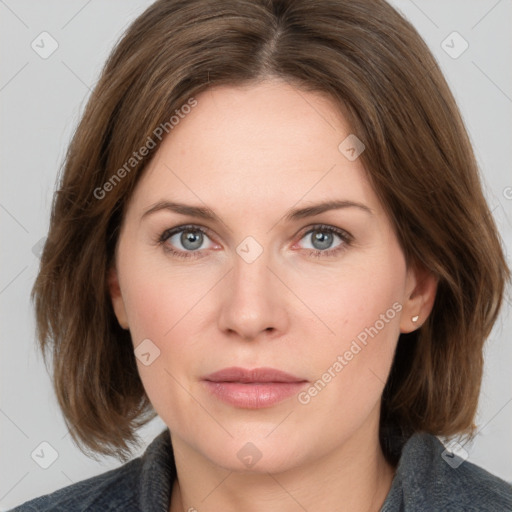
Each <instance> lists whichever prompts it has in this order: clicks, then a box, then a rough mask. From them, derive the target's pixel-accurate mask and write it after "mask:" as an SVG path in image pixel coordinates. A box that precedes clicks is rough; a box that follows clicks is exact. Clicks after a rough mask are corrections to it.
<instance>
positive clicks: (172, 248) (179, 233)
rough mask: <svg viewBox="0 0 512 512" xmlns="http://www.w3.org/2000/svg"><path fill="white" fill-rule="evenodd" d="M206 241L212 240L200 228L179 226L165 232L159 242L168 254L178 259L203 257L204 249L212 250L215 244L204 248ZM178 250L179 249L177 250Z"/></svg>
mask: <svg viewBox="0 0 512 512" xmlns="http://www.w3.org/2000/svg"><path fill="white" fill-rule="evenodd" d="M205 240H210V238H209V237H208V235H207V233H206V231H205V230H204V229H203V228H200V227H199V226H192V225H190V226H178V227H175V228H172V229H167V230H165V231H164V232H163V233H162V234H161V235H160V237H159V239H158V242H159V243H160V244H162V245H163V247H164V250H165V251H166V252H169V253H171V254H172V255H173V256H177V257H178V258H198V257H202V254H201V251H202V249H211V248H213V247H214V246H215V245H214V244H213V242H211V240H210V242H211V244H210V245H209V246H208V247H203V244H204V242H205ZM176 248H177V249H176Z"/></svg>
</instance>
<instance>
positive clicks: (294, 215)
mask: <svg viewBox="0 0 512 512" xmlns="http://www.w3.org/2000/svg"><path fill="white" fill-rule="evenodd" d="M344 208H358V209H360V210H362V211H364V212H366V213H368V214H370V215H372V214H373V210H372V209H371V208H369V207H368V206H366V205H365V204H362V203H358V202H355V201H347V200H333V201H325V202H322V203H317V204H313V205H311V206H306V207H304V208H295V209H292V210H289V211H288V212H287V213H286V214H285V215H284V219H285V221H287V222H290V221H294V220H299V219H304V218H306V217H313V216H314V215H319V214H321V213H324V212H326V211H329V210H340V209H344ZM161 210H168V211H172V212H175V213H179V214H181V215H188V216H190V217H197V218H199V219H204V220H210V221H217V222H221V220H220V218H219V216H218V215H217V214H216V213H215V212H214V211H213V210H212V209H211V208H208V207H203V206H192V205H188V204H184V203H178V202H174V201H159V202H157V203H155V204H154V205H153V206H151V207H150V208H149V209H148V210H146V211H145V212H144V213H143V214H142V216H141V220H142V219H144V218H146V217H147V216H148V215H151V214H152V213H156V212H159V211H161Z"/></svg>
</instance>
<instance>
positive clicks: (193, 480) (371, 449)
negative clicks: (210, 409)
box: [170, 425, 394, 512]
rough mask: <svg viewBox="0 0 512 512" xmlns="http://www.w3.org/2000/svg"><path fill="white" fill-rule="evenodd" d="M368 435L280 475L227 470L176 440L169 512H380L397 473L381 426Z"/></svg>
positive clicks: (361, 432)
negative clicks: (386, 454)
mask: <svg viewBox="0 0 512 512" xmlns="http://www.w3.org/2000/svg"><path fill="white" fill-rule="evenodd" d="M364 430H365V428H361V429H359V430H358V431H357V432H356V433H354V435H353V436H352V437H351V438H350V439H349V440H347V441H346V442H344V443H342V444H340V445H339V446H336V447H335V449H333V450H331V451H330V452H329V453H328V454H326V455H324V456H322V457H317V458H315V459H313V460H310V461H308V463H307V464H303V465H296V466H293V465H290V467H289V468H288V469H286V470H285V471H281V472H278V473H270V472H251V473H247V472H239V471H235V470H226V469H224V468H221V467H219V466H216V465H214V464H213V463H212V462H211V460H209V459H206V458H205V457H203V456H202V455H201V454H200V453H198V452H197V451H195V450H194V449H193V448H192V447H191V446H190V445H188V444H187V443H185V442H184V441H183V440H182V439H180V438H179V437H176V436H173V438H172V442H173V448H174V455H175V461H176V469H177V474H178V479H177V480H176V481H175V482H174V487H173V490H172V497H171V507H170V512H193V511H199V512H214V511H219V510H223V511H225V512H234V511H239V510H244V511H247V512H261V511H265V512H274V511H279V512H296V511H297V510H300V509H301V508H302V509H303V510H333V511H334V510H335V511H340V512H342V511H351V512H374V511H378V510H380V508H381V506H382V504H383V502H384V501H385V499H386V496H387V494H388V492H389V489H390V487H391V483H392V480H393V476H394V468H393V467H392V466H391V465H389V464H388V463H387V461H386V460H385V458H384V455H383V453H382V450H381V448H380V444H379V441H378V425H377V429H376V430H375V429H373V430H375V432H374V435H373V436H372V437H371V438H369V437H368V432H365V431H364Z"/></svg>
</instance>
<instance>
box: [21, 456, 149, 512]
mask: <svg viewBox="0 0 512 512" xmlns="http://www.w3.org/2000/svg"><path fill="white" fill-rule="evenodd" d="M141 466H142V463H141V460H140V459H135V460H132V461H130V462H128V463H127V464H125V465H124V466H121V467H119V468H117V469H113V470H111V471H108V472H106V473H103V474H101V475H98V476H94V477H92V478H88V479H87V480H83V481H81V482H78V483H76V484H72V485H69V486H67V487H64V488H62V489H59V490H58V491H55V492H53V493H51V494H47V495H46V496H41V497H39V498H36V499H34V500H31V501H28V502H27V503H24V504H23V505H20V506H19V507H16V508H15V509H13V511H12V512H35V511H38V512H44V511H50V510H51V511H58V512H61V511H62V512H64V511H66V512H78V511H86V510H88V511H89V510H90V511H93V510H98V511H99V510H105V511H114V510H119V511H121V510H126V511H127V512H128V511H132V510H133V511H135V510H139V509H138V508H137V507H136V502H135V496H134V489H135V488H136V484H137V480H138V478H139V475H140V473H141Z"/></svg>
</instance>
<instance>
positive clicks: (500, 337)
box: [0, 0, 512, 510]
mask: <svg viewBox="0 0 512 512" xmlns="http://www.w3.org/2000/svg"><path fill="white" fill-rule="evenodd" d="M149 4H150V2H149V1H147V0H146V1H143V0H122V1H121V0H109V1H105V0H103V1H100V0H89V1H85V0H67V1H63V0H62V1H57V0H53V1H48V0H45V1H41V0H39V1H36V0H31V1H28V0H22V1H15V0H5V1H4V0H0V38H1V45H0V53H1V63H2V65H1V69H0V73H1V74H0V105H1V117H0V119H1V122H0V130H1V135H0V148H1V173H2V174H1V189H0V229H1V240H2V245H1V248H2V262H1V267H0V304H1V325H2V332H1V333H2V342H1V345H0V347H1V359H0V378H1V403H0V432H1V436H0V450H1V451H0V453H1V456H0V475H1V477H0V510H7V509H9V508H11V507H13V506H14V505H16V504H18V503H20V502H22V501H25V500H27V499H29V498H32V497H35V496H38V495H41V494H44V493H48V492H50V491H53V490H55V489H57V488H60V487H63V486H66V485H68V484H70V483H72V482H77V481H79V480H82V479H84V478H86V477H89V476H93V475H95V474H98V473H101V472H104V471H106V470H107V469H111V468H114V467H117V466H118V465H119V464H120V463H119V462H118V461H116V460H115V459H100V460H99V461H93V460H91V459H89V458H87V457H85V456H84V455H83V454H81V452H80V451H79V450H78V449H77V448H76V447H75V446H74V444H73V443H72V442H71V440H70V436H69V435H67V430H66V427H65V425H64V422H63V420H62V417H61V414H60V411H59V409H58V407H57V405H56V400H55V398H54V395H53V391H52V389H51V385H50V379H49V376H48V374H47V372H46V370H45V367H44V364H43V362H42V359H41V357H40V355H39V354H38V352H37V351H36V348H35V343H34V319H33V312H32V306H31V303H30V302H29V293H30V289H31V286H32V284H33V282H34V279H35V276H36V274H37V270H38V264H39V259H38V256H37V243H38V242H39V241H40V240H41V239H42V238H43V237H44V236H45V233H46V231H47V229H48V220H49V211H50V204H51V199H52V194H53V190H54V188H55V179H56V175H57V171H58V169H59V166H60V165H61V163H62V160H63V156H64V153H65V149H66V146H67V144H68V142H69V139H70V135H71V133H72V130H73V129H74V127H75V126H76V123H77V120H78V119H79V115H80V112H81V111H82V109H83V107H84V105H85V101H86V99H87V98H88V96H89V94H90V89H91V88H92V86H93V85H94V83H95V81H96V79H97V77H98V75H99V72H100V69H101V67H102V65H103V62H104V61H105V59H106V57H107V55H108V54H109V52H110V50H111V48H112V46H113V44H114V42H115V41H116V39H117V38H118V37H119V35H120V34H121V32H122V31H123V29H124V28H126V26H127V25H128V24H129V23H130V22H131V21H132V20H133V19H134V18H135V17H136V16H137V15H138V14H139V13H140V12H141V11H142V10H143V9H144V8H145V7H146V6H147V5H149ZM392 4H393V5H395V6H396V7H398V8H399V9H400V10H401V11H402V12H403V13H404V14H405V16H406V17H407V18H408V19H409V20H410V21H411V22H412V23H413V24H414V25H415V26H416V27H417V29H418V30H419V32H420V33H421V35H422V36H423V37H424V39H425V40H426V42H427V43H428V45H429V46H430V48H431V49H432V51H433V53H434V54H435V56H436V58H437V59H438V61H439V62H440V64H441V66H442V69H443V71H444V72H445V75H446V77H447V79H448V82H449V84H450V86H451V87H452V90H453V91H454V94H455V96H456V98H457V101H458V103H459V106H460V107H461V109H462V113H463V116H464V119H465V122H466V125H467V128H468V130H469V132H470V136H471V139H472V141H473V143H474V146H475V150H476V155H477V158H478V161H479V164H480V166H481V169H482V174H483V180H484V187H485V192H486V195H487V198H488V201H489V203H490V205H491V209H492V210H493V214H494V216H495V219H496V221H497V223H498V227H499V229H500V232H501V234H502V237H503V239H504V243H505V245H506V247H507V248H510V247H511V242H512V237H511V231H512V224H511V221H510V219H511V218H512V216H511V214H512V211H511V210H512V173H511V172H510V162H511V161H512V159H511V147H512V140H511V132H512V130H511V124H512V116H511V110H512V99H511V98H512V69H511V66H510V56H511V55H512V51H511V50H512V48H511V46H512V44H511V43H512V35H511V30H510V20H511V19H512V1H511V0H499V1H497V0H471V1H469V0H456V1H455V0H451V1H450V2H447V1H446V0H415V1H412V0H393V1H392ZM43 31H46V32H48V33H49V34H51V36H52V37H53V38H54V39H55V40H56V41H57V43H58V48H57V50H56V51H55V52H54V53H53V54H52V55H51V56H49V57H48V58H46V59H43V58H41V57H40V56H39V55H38V54H37V53H36V52H35V51H34V50H33V49H32V47H31V43H32V41H34V40H36V43H37V42H38V41H40V38H38V36H39V34H41V32H43ZM454 31H457V32H458V33H459V34H460V35H461V36H462V37H463V38H464V40H465V41H467V43H468V44H469V47H468V49H467V50H466V51H465V52H464V53H462V54H461V55H460V56H458V57H457V58H453V55H452V56H450V55H448V54H447V53H446V51H445V50H444V49H443V46H442V42H443V41H445V40H446V41H447V42H445V43H444V46H445V48H446V45H447V44H448V45H449V46H452V47H453V48H452V49H451V50H450V51H451V52H452V54H453V53H454V52H455V53H458V52H460V50H461V49H462V48H463V46H462V45H463V44H464V43H463V41H462V40H461V39H458V36H450V34H452V32H454ZM448 36H450V37H449V38H448V39H446V38H447V37H448ZM40 44H41V43H40ZM49 47H50V46H49V40H47V42H46V44H45V48H46V49H48V48H49ZM447 49H448V48H447ZM34 246H35V248H34ZM510 304H511V302H510V298H508V299H507V303H506V304H505V306H504V309H503V312H502V314H501V316H500V319H499V321H498V322H497V324H496V326H495V329H494V330H493V332H492V334H491V336H490V339H489V341H488V343H487V346H486V351H485V356H486V366H485V378H484V382H483V388H482V393H481V401H480V407H479V413H478V417H477V425H478V428H479V433H478V435H477V437H476V439H475V441H474V442H473V443H472V444H471V445H465V447H464V448H465V449H466V450H467V451H468V452H469V460H470V461H472V462H475V463H477V464H479V465H481V466H483V467H484V468H486V469H488V470H489V471H491V472H493V473H495V474H497V475H499V476H501V477H502V478H504V479H506V480H508V481H512V442H511V440H510V438H511V433H512V384H511V378H510V376H511V370H510V368H511V363H512V344H511V343H510V341H509V339H510V333H511V332H512V323H511V319H510V309H511V306H510ZM163 427H164V425H163V423H162V422H161V420H159V419H157V420H155V421H154V422H153V423H152V424H151V425H149V426H148V427H147V428H145V429H144V430H143V431H142V436H143V438H144V440H145V443H147V442H149V441H150V440H151V439H152V438H153V437H154V436H155V435H156V434H157V433H158V432H159V431H160V430H161V429H162V428H163ZM43 441H46V442H48V443H49V444H50V445H51V446H52V447H53V449H54V450H55V451H56V455H57V458H56V460H55V462H54V463H53V464H52V465H51V466H50V467H49V468H48V469H43V468H42V467H40V465H38V464H36V462H35V461H34V460H33V459H32V458H31V454H32V453H33V452H34V450H36V453H40V454H41V453H44V456H41V457H40V458H39V459H38V460H39V463H40V464H43V465H44V464H45V463H49V462H51V456H52V453H53V452H52V451H51V449H48V448H44V446H43V451H41V448H40V447H39V445H40V443H41V442H43ZM38 447H39V448H38ZM143 449H144V446H142V447H141V449H140V450H139V452H137V453H136V454H138V453H140V452H141V451H142V450H143ZM49 457H50V458H49ZM35 458H36V459H37V457H35ZM45 458H46V460H45ZM454 471H455V470H454Z"/></svg>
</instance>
